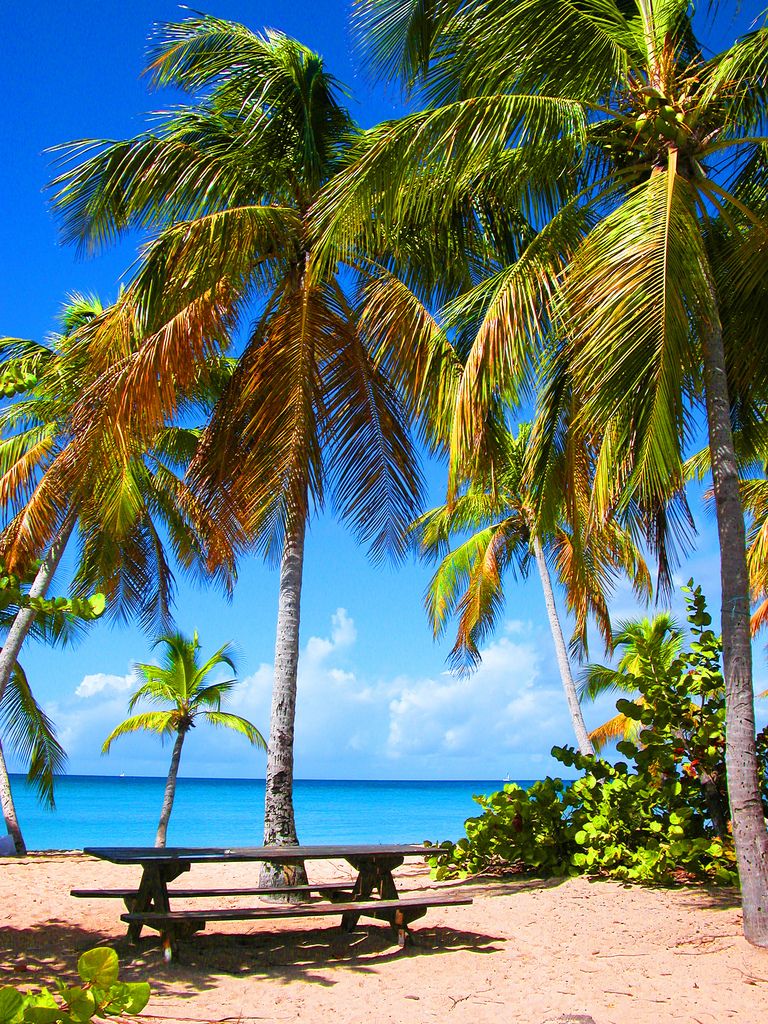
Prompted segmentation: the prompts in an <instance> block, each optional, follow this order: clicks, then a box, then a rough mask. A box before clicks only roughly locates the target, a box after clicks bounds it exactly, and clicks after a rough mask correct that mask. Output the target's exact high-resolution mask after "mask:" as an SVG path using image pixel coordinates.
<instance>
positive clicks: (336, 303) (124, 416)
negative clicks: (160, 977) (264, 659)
mask: <svg viewBox="0 0 768 1024" xmlns="http://www.w3.org/2000/svg"><path fill="white" fill-rule="evenodd" d="M150 71H151V73H152V75H153V80H154V82H155V84H156V85H160V86H162V85H172V86H175V87H177V88H181V89H184V90H187V91H188V92H190V93H191V94H192V98H191V99H190V101H189V102H188V103H186V104H184V105H182V106H181V107H178V108H176V109H175V110H174V111H173V112H171V113H169V114H167V115H165V116H164V117H163V119H162V120H161V121H160V123H159V124H158V125H157V127H155V128H153V129H152V130H151V131H148V132H146V133H143V134H141V135H139V136H137V137H136V138H135V139H131V140H128V141H126V142H118V143H106V142H84V143H80V144H75V145H73V146H70V147H68V148H67V150H66V153H67V155H68V156H69V158H70V159H71V160H72V161H74V166H71V167H70V168H69V169H68V170H66V171H65V172H64V173H63V174H62V175H61V176H60V177H59V178H58V180H57V183H56V187H57V189H58V191H57V196H56V203H57V206H58V208H59V209H60V210H61V211H62V213H63V215H64V220H65V231H66V234H67V236H68V237H69V238H70V239H72V240H74V241H77V242H78V243H80V245H81V246H83V247H85V248H93V247H96V246H98V245H99V244H100V243H102V242H103V241H104V240H108V239H110V238H112V237H113V236H115V235H116V234H119V233H121V232H123V231H125V230H127V229H130V228H134V227H137V226H138V227H142V228H144V229H150V230H153V231H154V232H155V235H154V237H153V239H152V240H151V241H150V243H149V244H148V245H147V247H146V248H145V250H144V252H143V255H142V258H141V262H140V267H139V270H138V273H137V275H136V277H135V278H134V280H133V282H132V283H131V285H130V286H129V287H128V288H127V290H126V292H125V294H124V296H123V298H122V301H121V306H120V310H118V311H116V312H115V313H113V314H112V315H111V316H110V317H107V318H103V319H101V320H100V321H97V322H95V323H94V324H93V325H92V327H91V328H90V329H89V332H88V334H87V336H86V338H85V341H84V344H86V346H87V348H88V351H89V353H90V356H91V358H92V360H93V361H94V364H95V365H96V366H97V367H99V368H100V369H101V370H102V371H103V372H104V374H106V375H108V379H107V386H103V385H102V386H101V388H100V393H101V395H102V396H106V397H105V400H104V401H103V405H102V407H101V417H100V420H99V425H98V430H101V429H103V427H104V425H105V424H106V425H107V426H109V424H112V425H113V426H114V428H115V429H117V428H118V426H119V429H120V431H121V432H122V433H124V434H126V435H127V436H138V437H141V436H144V437H148V436H151V435H152V432H153V431H154V430H155V429H156V428H157V423H158V421H159V420H162V419H163V418H164V417H166V416H168V415H171V414H172V413H173V410H174V409H175V405H176V403H177V401H178V400H179V396H181V395H183V394H184V390H185V388H186V387H187V386H188V382H189V381H190V380H191V379H193V378H194V376H195V375H196V374H199V373H200V372H201V367H202V366H203V365H204V361H205V357H206V355H207V354H208V353H209V352H210V351H211V350H214V351H215V350H216V349H217V347H218V346H219V345H220V344H221V342H222V339H224V338H226V337H227V336H228V335H230V334H231V333H232V332H233V330H234V329H235V328H236V327H237V325H239V324H242V323H246V322H247V321H248V319H249V318H250V319H251V320H252V321H253V325H252V327H251V328H250V329H249V330H247V331H246V332H244V337H243V338H242V351H241V354H240V357H239V361H238V365H237V369H236V371H235V373H234V375H233V377H232V379H231V381H230V384H229V386H228V387H227V388H226V390H225V393H224V395H223V396H222V399H221V400H220V402H219V403H218V406H217V408H216V410H215V412H214V415H213V418H212V422H211V423H210V425H209V427H208V429H207V430H206V432H205V435H204V437H203V442H202V447H201V450H200V453H199V457H197V458H196V459H195V461H194V463H193V467H192V478H193V479H194V480H195V481H197V482H201V483H203V484H204V485H205V486H206V487H207V488H208V490H209V492H211V493H212V494H213V495H220V494H224V495H226V497H227V499H228V501H230V502H233V503H234V504H235V505H236V507H238V508H239V509H240V510H241V516H242V521H243V523H244V525H245V528H246V530H247V532H248V534H249V535H250V536H252V537H254V538H256V543H257V547H258V549H259V550H260V551H262V552H264V553H265V554H267V555H268V556H271V557H273V558H275V559H279V561H280V596H279V604H278V615H277V631H276V632H277V636H276V643H275V669H274V687H273V697H272V712H271V720H270V733H269V752H268V760H267V777H266V807H265V829H264V839H265V842H267V843H296V842H297V837H296V824H295V818H294V811H293V803H292V783H293V733H294V717H295V705H296V672H297V664H298V650H299V619H300V597H301V585H302V573H303V564H304V546H305V535H306V528H307V523H308V520H309V516H310V514H311V513H312V511H313V510H316V509H320V508H321V507H322V506H323V504H324V501H325V499H326V497H327V496H329V495H330V497H331V498H332V500H333V504H334V506H335V509H336V511H337V512H338V514H339V515H340V517H341V519H342V520H344V521H345V522H346V523H348V524H349V525H350V526H351V527H352V529H353V530H354V532H355V533H356V535H357V536H358V537H359V538H360V539H361V540H363V541H365V542H368V543H370V545H371V550H372V553H373V555H374V557H379V556H382V555H384V554H386V553H395V554H396V553H398V552H399V551H400V550H401V548H402V544H403V542H402V539H401V538H402V535H403V534H404V533H405V530H406V527H407V525H408V523H409V522H410V521H411V520H412V519H413V518H414V516H415V514H416V513H417V511H418V496H419V493H420V489H421V478H420V473H419V469H418V466H417V461H416V458H415V456H414V453H413V450H412V447H411V444H410V439H409V433H408V429H407V425H406V417H405V415H404V410H403V408H402V407H401V403H400V402H399V400H398V398H397V395H396V392H395V389H394V387H393V384H392V380H391V379H390V373H391V367H386V366H385V365H384V364H383V362H382V361H378V362H377V361H375V360H374V358H373V356H372V344H371V341H370V339H369V336H368V334H367V332H366V325H365V323H364V322H363V320H362V318H361V309H362V305H361V301H362V300H361V291H359V290H358V289H364V288H365V287H366V285H367V284H369V283H370V282H371V280H376V278H375V276H374V275H373V272H372V270H371V268H370V267H369V266H368V265H367V264H366V263H365V262H364V261H363V260H362V259H361V258H360V254H354V256H352V257H350V259H348V260H347V261H346V264H341V265H337V264H336V263H335V262H334V263H333V264H326V265H325V266H324V267H323V268H319V269H318V270H317V272H315V271H314V262H315V238H314V233H313V230H312V227H311V223H310V220H309V210H310V208H311V206H312V204H313V202H314V200H315V199H316V197H317V196H318V195H319V194H320V192H321V190H322V189H323V187H324V186H325V185H326V183H327V182H328V181H329V180H331V179H332V178H333V176H334V175H335V174H336V173H338V171H339V169H340V167H342V166H343V163H344V160H345V159H346V157H345V153H346V150H347V148H348V146H349V140H350V138H352V137H353V136H354V132H355V128H354V125H353V123H352V121H351V119H350V116H349V114H348V113H347V111H346V110H345V109H344V107H343V106H342V102H341V101H342V98H343V92H342V90H341V88H340V87H339V85H338V84H337V82H336V81H335V80H334V78H333V77H332V76H331V75H330V74H329V73H328V72H327V70H326V69H325V68H324V66H323V62H322V60H321V58H320V57H319V56H317V55H316V54H314V53H312V52H311V51H310V50H308V49H307V48H306V47H304V46H302V45H300V44H299V43H298V42H296V41H295V40H292V39H289V38H287V37H285V36H283V35H281V34H279V33H277V32H271V31H270V32H267V33H265V34H264V35H263V36H262V35H257V34H255V33H253V32H251V31H250V30H248V29H247V28H245V27H244V26H242V25H237V24H233V23H231V22H226V21H221V20H218V19H215V18H212V17H190V18H187V19H185V20H184V21H182V22H180V23H178V24H169V25H164V26H161V27H160V28H158V29H157V31H156V33H155V36H154V39H153V50H152V60H151V64H150ZM84 157H85V159H83V158H84ZM136 323H140V324H141V331H142V336H143V338H144V341H143V343H142V345H141V346H140V348H139V350H138V351H137V352H136V355H135V358H132V359H130V360H125V359H122V358H121V352H120V347H119V344H116V343H115V339H116V338H119V331H116V330H115V326H116V324H123V325H127V324H136ZM398 337H400V335H398ZM158 380H159V381H160V387H159V388H158V387H156V382H157V381H158ZM126 392H130V393H132V394H134V395H136V397H137V400H136V401H135V402H132V403H127V402H126V401H125V400H124V395H125V394H126ZM81 409H82V423H83V429H82V431H81V434H80V439H79V443H80V444H81V446H87V445H88V443H89V437H90V431H91V429H96V428H95V427H94V420H93V418H92V410H91V407H90V405H89V404H88V400H87V396H86V397H85V398H84V400H83V402H82V403H81ZM263 877H264V879H265V883H266V881H267V875H266V874H265V875H264V876H263Z"/></svg>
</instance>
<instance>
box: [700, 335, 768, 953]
mask: <svg viewBox="0 0 768 1024" xmlns="http://www.w3.org/2000/svg"><path fill="white" fill-rule="evenodd" d="M702 348H703V355H704V384H705V388H706V405H707V425H708V428H709V451H710V457H711V461H712V479H713V484H714V492H715V509H716V512H717V531H718V536H719V540H720V583H721V588H722V631H723V675H724V677H725V703H726V720H725V731H726V750H725V763H726V769H727V774H728V797H729V800H730V804H731V823H732V827H733V840H734V844H735V846H736V861H737V863H738V867H739V879H740V881H741V901H742V913H743V925H744V935H745V936H746V938H747V939H748V941H749V942H752V943H754V945H756V946H768V832H766V827H765V818H764V816H763V804H762V800H761V799H760V780H759V773H758V765H757V755H756V751H755V706H754V692H753V688H752V643H751V638H750V632H749V611H750V602H749V575H748V572H747V559H746V537H745V530H744V510H743V508H742V504H741V497H740V495H739V477H738V471H737V467H736V453H735V450H734V445H733V432H732V429H731V417H730V403H729V400H728V383H727V379H726V372H725V352H724V349H723V336H722V330H721V328H720V325H719V324H716V325H712V326H711V328H710V330H709V331H707V332H706V333H705V335H704V337H703V340H702Z"/></svg>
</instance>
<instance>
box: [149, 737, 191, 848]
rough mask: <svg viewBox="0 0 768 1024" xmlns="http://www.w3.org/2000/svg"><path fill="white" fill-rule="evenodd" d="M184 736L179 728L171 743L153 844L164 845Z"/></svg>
mask: <svg viewBox="0 0 768 1024" xmlns="http://www.w3.org/2000/svg"><path fill="white" fill-rule="evenodd" d="M185 736H186V729H181V730H180V731H179V733H178V734H177V736H176V742H175V743H174V744H173V753H172V754H171V767H170V768H169V769H168V778H167V779H166V782H165V795H164V796H163V806H162V809H161V811H160V821H159V822H158V825H157V835H156V836H155V846H165V840H166V836H167V834H168V821H169V819H170V817H171V811H172V810H173V798H174V797H175V796H176V777H177V776H178V774H179V761H180V760H181V748H182V747H183V746H184V737H185Z"/></svg>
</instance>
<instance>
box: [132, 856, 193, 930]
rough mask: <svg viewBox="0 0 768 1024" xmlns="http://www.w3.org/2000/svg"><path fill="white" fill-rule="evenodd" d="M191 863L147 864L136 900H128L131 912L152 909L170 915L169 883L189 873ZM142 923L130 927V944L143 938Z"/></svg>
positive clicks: (178, 861)
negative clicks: (186, 872)
mask: <svg viewBox="0 0 768 1024" xmlns="http://www.w3.org/2000/svg"><path fill="white" fill-rule="evenodd" d="M190 867H191V864H190V863H189V861H183V860H177V861H174V863H172V864H145V865H144V871H143V873H142V876H141V882H140V883H139V888H138V890H137V892H136V898H135V899H133V898H130V902H129V900H126V905H127V906H128V907H129V910H132V911H135V912H136V913H139V914H141V913H146V912H147V911H149V910H150V909H152V910H153V911H155V912H157V913H161V914H162V913H168V912H169V911H170V909H171V907H170V903H169V902H168V883H169V882H172V881H173V880H174V878H178V876H179V875H181V874H183V873H184V872H185V871H189V869H190ZM141 928H142V925H141V921H135V922H133V923H131V924H129V926H128V939H129V941H130V942H138V940H139V937H140V936H141Z"/></svg>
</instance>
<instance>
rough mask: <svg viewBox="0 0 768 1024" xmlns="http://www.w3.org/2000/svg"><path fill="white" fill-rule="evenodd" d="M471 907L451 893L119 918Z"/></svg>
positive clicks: (159, 920) (239, 917)
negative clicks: (399, 898) (392, 898)
mask: <svg viewBox="0 0 768 1024" xmlns="http://www.w3.org/2000/svg"><path fill="white" fill-rule="evenodd" d="M470 903H472V898H471V897H469V896H460V895H457V894H454V893H451V894H450V895H446V896H440V895H436V896H416V897H405V898H403V899H401V900H366V901H363V900H360V901H357V902H352V903H306V904H304V905H297V904H278V905H273V906H268V907H219V908H213V907H211V908H209V909H208V910H170V911H166V912H163V913H158V912H156V911H146V912H144V913H128V914H123V915H122V920H123V921H128V922H135V921H141V922H142V923H143V924H149V925H151V924H153V923H154V924H165V923H172V922H176V921H179V922H183V921H195V920H198V921H249V920H254V921H256V920H262V919H264V920H269V919H270V918H290V917H327V916H329V915H335V914H345V913H348V912H349V913H352V912H354V913H356V914H365V915H369V914H371V913H372V915H373V916H378V915H379V914H383V913H385V912H386V913H390V914H394V913H395V912H396V911H408V910H413V909H421V908H424V909H427V908H429V907H448V906H461V905H464V906H467V905H469V904H470Z"/></svg>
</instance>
